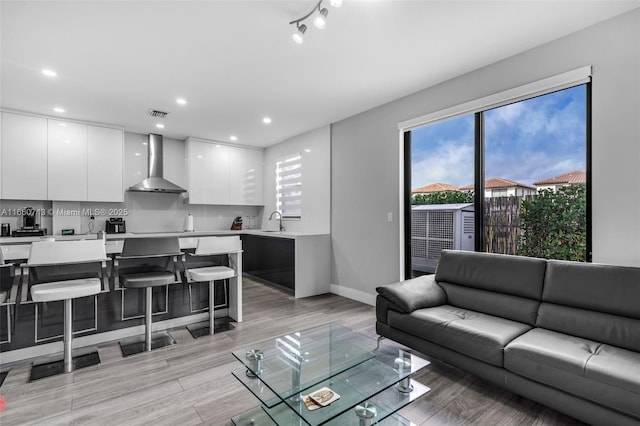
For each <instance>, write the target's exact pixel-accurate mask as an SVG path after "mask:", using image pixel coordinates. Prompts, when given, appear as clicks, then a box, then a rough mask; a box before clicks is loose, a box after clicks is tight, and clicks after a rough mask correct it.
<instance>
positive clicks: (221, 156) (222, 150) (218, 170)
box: [211, 144, 231, 204]
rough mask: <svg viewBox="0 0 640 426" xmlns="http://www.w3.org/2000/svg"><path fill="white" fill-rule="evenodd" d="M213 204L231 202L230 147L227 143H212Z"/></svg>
mask: <svg viewBox="0 0 640 426" xmlns="http://www.w3.org/2000/svg"><path fill="white" fill-rule="evenodd" d="M211 204H231V201H230V199H229V147H228V146H226V145H220V144H215V145H211Z"/></svg>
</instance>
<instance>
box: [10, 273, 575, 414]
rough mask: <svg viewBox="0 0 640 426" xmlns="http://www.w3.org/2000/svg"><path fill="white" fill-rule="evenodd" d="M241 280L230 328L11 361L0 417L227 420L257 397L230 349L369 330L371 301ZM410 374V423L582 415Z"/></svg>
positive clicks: (463, 379) (434, 371)
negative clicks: (44, 363) (34, 373)
mask: <svg viewBox="0 0 640 426" xmlns="http://www.w3.org/2000/svg"><path fill="white" fill-rule="evenodd" d="M244 286H245V287H244V294H243V296H244V315H245V317H244V321H243V322H242V323H241V324H238V325H237V327H236V328H235V329H234V330H232V331H229V332H225V333H219V334H217V335H215V336H207V337H201V338H199V339H197V340H195V339H193V338H192V337H191V335H190V334H189V333H188V332H187V331H186V330H185V329H176V330H172V331H171V334H172V335H173V336H174V337H175V338H176V340H177V342H178V344H177V346H174V347H172V348H167V349H161V350H157V351H154V352H151V353H145V354H140V355H136V356H132V357H129V358H126V359H124V358H122V355H121V354H120V348H119V346H118V343H117V342H112V343H108V344H104V345H101V346H100V347H99V353H100V358H101V359H102V364H101V365H100V366H96V367H89V368H86V369H82V370H78V371H77V372H74V373H70V374H66V375H61V376H56V377H50V378H47V379H42V380H39V381H36V382H33V383H27V379H28V375H29V369H30V366H29V365H28V364H24V365H20V366H17V367H15V368H14V369H12V370H11V371H10V372H9V375H8V376H7V378H6V380H5V382H4V384H3V385H2V387H1V388H0V394H1V395H4V397H5V398H6V401H7V407H6V409H5V411H4V412H2V413H0V425H2V426H9V425H31V424H38V425H70V424H73V425H154V426H155V425H229V424H231V422H230V421H229V419H230V418H231V417H232V416H234V415H236V414H238V413H241V412H243V411H245V410H247V409H250V408H252V407H255V406H257V405H258V403H257V400H256V399H255V398H254V397H253V396H252V395H251V394H250V393H249V392H248V391H247V390H246V389H245V388H244V387H243V386H242V385H241V384H240V383H238V382H237V381H236V379H235V378H234V377H233V376H231V371H232V370H234V369H237V368H238V367H239V363H238V362H237V361H236V360H235V359H234V358H233V356H232V355H231V351H232V350H233V349H235V348H239V347H241V346H243V345H247V344H249V343H251V342H255V341H258V340H262V339H266V338H270V337H275V336H277V335H281V334H284V333H287V332H291V331H294V330H296V329H305V328H310V327H313V326H316V325H319V324H323V323H327V322H338V323H340V324H342V325H345V326H347V327H351V328H354V329H356V330H359V331H361V332H362V333H364V334H367V335H370V336H372V337H375V329H374V322H375V311H374V309H373V307H371V306H368V305H364V304H361V303H357V302H354V301H352V300H349V299H345V298H342V297H340V296H336V295H323V296H316V297H310V298H306V299H298V300H295V299H293V298H292V297H291V296H290V295H288V294H285V293H283V292H281V291H279V290H277V289H274V288H271V287H268V286H264V285H262V284H259V283H256V282H254V281H252V280H250V279H245V280H244ZM386 343H388V344H393V343H392V342H390V341H388V340H387V341H386ZM416 378H417V379H418V380H419V381H420V382H421V383H424V384H425V385H427V386H429V387H430V388H431V389H432V390H431V392H429V393H428V394H427V395H425V396H424V397H423V398H422V399H420V400H418V401H415V402H413V403H412V404H411V405H409V406H408V407H406V408H405V409H403V410H402V411H401V414H403V415H404V416H405V417H406V418H408V419H409V420H411V421H413V422H414V423H416V424H417V425H421V426H422V425H442V424H446V425H460V424H473V425H498V424H500V425H536V426H541V425H580V424H581V423H579V422H577V421H576V420H573V419H571V418H569V417H566V416H563V415H561V414H559V413H557V412H555V411H553V410H551V409H548V408H545V407H543V406H541V405H539V404H536V403H534V402H531V401H528V400H526V399H523V398H520V397H518V396H517V395H514V394H512V393H509V392H506V391H504V390H502V389H500V388H498V387H496V386H493V385H491V384H488V383H486V382H483V381H482V380H479V379H477V378H475V377H473V376H471V375H469V374H466V373H464V372H462V371H460V370H457V369H455V368H452V367H449V366H447V365H445V364H442V363H439V362H437V361H436V362H433V363H432V364H431V365H430V366H429V367H427V368H426V369H424V370H423V372H421V373H420V374H419V375H418V376H417V377H416Z"/></svg>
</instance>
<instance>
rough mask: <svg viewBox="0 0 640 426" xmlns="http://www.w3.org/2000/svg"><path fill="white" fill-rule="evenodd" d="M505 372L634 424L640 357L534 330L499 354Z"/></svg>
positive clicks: (637, 413) (639, 414)
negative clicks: (629, 418)
mask: <svg viewBox="0 0 640 426" xmlns="http://www.w3.org/2000/svg"><path fill="white" fill-rule="evenodd" d="M504 366H505V368H506V369H507V370H509V371H511V372H513V373H516V374H518V375H521V376H523V377H526V378H528V379H531V380H534V381H536V382H539V383H543V384H545V385H549V386H552V387H554V388H557V389H560V390H563V391H565V392H567V393H570V394H573V395H576V396H579V397H581V398H585V399H588V400H590V401H593V402H596V403H599V404H602V405H605V406H608V407H611V408H614V409H616V410H619V411H622V412H624V413H626V414H628V415H632V416H635V417H636V418H640V404H638V401H640V354H638V353H636V352H632V351H628V350H625V349H620V348H617V347H614V346H610V345H605V344H602V343H599V342H595V341H592V340H587V339H583V338H580V337H574V336H569V335H566V334H562V333H558V332H555V331H551V330H546V329H542V328H535V329H532V330H530V331H528V332H527V333H525V334H523V335H521V336H519V337H517V338H516V339H514V340H513V341H512V342H510V343H509V344H508V345H507V347H506V348H505V350H504Z"/></svg>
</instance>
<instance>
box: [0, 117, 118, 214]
mask: <svg viewBox="0 0 640 426" xmlns="http://www.w3.org/2000/svg"><path fill="white" fill-rule="evenodd" d="M123 149H124V134H123V131H122V129H114V128H108V127H100V126H93V125H87V124H81V123H73V122H69V121H62V120H56V119H47V118H44V117H34V116H29V115H22V114H13V113H2V139H0V153H1V157H0V198H3V199H16V200H54V201H106V202H122V201H123V200H124V191H123V188H122V185H123V182H122V181H123Z"/></svg>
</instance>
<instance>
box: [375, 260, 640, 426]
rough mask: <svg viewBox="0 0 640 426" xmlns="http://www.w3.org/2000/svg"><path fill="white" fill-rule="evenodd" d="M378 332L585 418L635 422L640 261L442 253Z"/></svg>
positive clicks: (639, 394)
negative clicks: (617, 262) (614, 263)
mask: <svg viewBox="0 0 640 426" xmlns="http://www.w3.org/2000/svg"><path fill="white" fill-rule="evenodd" d="M377 292H378V296H377V299H376V316H377V321H376V330H377V333H378V334H379V335H381V336H384V337H387V338H389V339H392V340H394V341H396V342H399V343H401V344H404V345H406V346H408V347H411V348H413V349H416V350H418V351H420V352H422V353H424V354H426V355H429V356H432V357H434V358H437V359H440V360H442V361H444V362H446V363H448V364H451V365H454V366H456V367H458V368H461V369H463V370H466V371H469V372H471V373H473V374H475V375H477V376H479V377H481V378H483V379H486V380H488V381H491V382H493V383H496V384H499V385H502V386H504V387H505V388H507V389H509V390H510V391H512V392H514V393H516V394H519V395H522V396H524V397H527V398H530V399H532V400H535V401H538V402H540V403H542V404H545V405H547V406H549V407H552V408H554V409H556V410H558V411H561V412H563V413H566V414H568V415H570V416H572V417H575V418H577V419H580V420H582V421H584V422H587V423H591V424H602V425H640V268H630V267H620V266H609V265H599V264H588V263H579V262H563V261H553V260H544V259H536V258H527V257H519V256H506V255H497V254H487V253H475V252H463V251H444V252H443V253H442V257H441V259H440V264H439V265H438V269H437V271H436V274H435V275H426V276H421V277H418V278H414V279H410V280H406V281H403V282H399V283H395V284H390V285H384V286H381V287H378V288H377Z"/></svg>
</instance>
